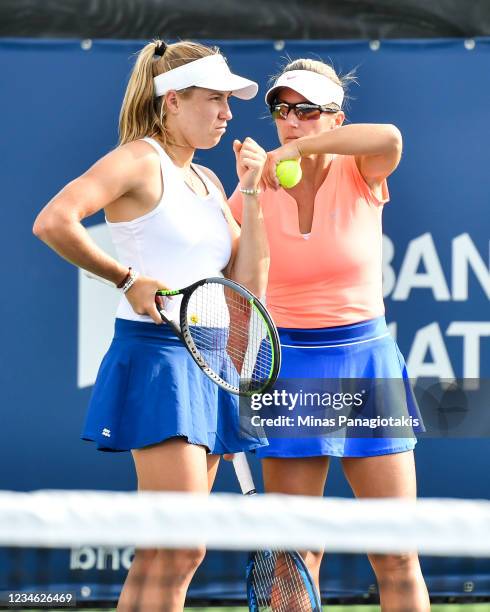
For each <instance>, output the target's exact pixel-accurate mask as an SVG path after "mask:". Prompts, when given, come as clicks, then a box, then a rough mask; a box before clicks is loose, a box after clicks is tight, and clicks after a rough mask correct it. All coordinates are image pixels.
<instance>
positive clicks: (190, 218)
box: [106, 138, 232, 322]
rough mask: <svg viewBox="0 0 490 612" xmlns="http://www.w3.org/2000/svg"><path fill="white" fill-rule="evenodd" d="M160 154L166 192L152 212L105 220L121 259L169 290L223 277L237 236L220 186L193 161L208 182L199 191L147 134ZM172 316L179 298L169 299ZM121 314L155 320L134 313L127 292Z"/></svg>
mask: <svg viewBox="0 0 490 612" xmlns="http://www.w3.org/2000/svg"><path fill="white" fill-rule="evenodd" d="M142 140H144V141H145V142H147V143H148V144H149V145H150V146H152V147H153V148H154V149H155V151H157V153H158V154H159V156H160V166H161V172H162V177H163V194H162V197H161V199H160V201H159V202H158V204H157V205H156V206H155V208H153V210H151V211H150V212H148V213H146V214H145V215H142V216H141V217H137V218H136V219H133V220H132V221H122V222H118V223H111V222H110V221H107V219H106V223H107V225H108V227H109V231H110V234H111V238H112V242H113V244H114V247H115V249H116V253H117V257H118V260H119V261H120V262H121V263H122V264H123V265H125V266H128V267H131V268H132V269H133V270H134V271H135V272H138V273H139V274H142V275H144V276H150V277H153V278H156V279H158V280H160V281H162V282H163V283H165V285H166V286H167V287H168V288H170V289H181V288H183V287H186V286H187V285H190V284H191V283H193V282H196V281H198V280H200V279H202V278H206V277H210V276H223V273H222V270H223V269H224V268H225V267H226V265H227V264H228V262H229V260H230V256H231V242H232V236H231V231H230V229H229V226H228V222H227V221H226V218H225V216H224V213H223V209H222V205H223V194H222V193H221V191H220V189H219V188H218V187H217V186H216V185H215V184H214V183H213V182H212V181H211V180H210V179H208V177H207V176H206V175H205V174H204V173H203V172H201V171H200V170H199V169H198V168H196V167H195V166H193V168H194V170H195V171H196V172H197V173H198V174H199V176H200V177H201V179H202V180H203V182H204V184H205V185H206V188H207V191H208V195H207V196H205V197H202V196H198V195H196V194H195V193H194V192H193V191H192V190H191V189H190V187H188V185H187V184H186V183H185V181H184V173H183V170H182V169H181V168H179V167H177V166H176V165H175V164H174V163H173V162H172V160H171V159H170V157H169V156H168V155H167V153H165V151H164V150H163V148H162V147H161V146H160V145H159V144H158V143H157V142H156V141H155V140H154V139H152V138H143V139H142ZM167 302H168V303H167V305H166V310H167V312H168V313H169V314H170V315H171V316H172V315H173V313H176V312H177V311H178V307H179V303H180V300H179V298H178V297H177V298H172V299H171V300H168V301H167ZM116 317H117V318H120V319H129V320H132V321H147V322H152V319H151V317H149V316H147V315H139V314H136V313H135V312H134V310H133V309H132V307H131V305H130V304H129V302H128V300H127V299H126V296H124V295H123V296H122V297H121V301H120V303H119V307H118V309H117V313H116Z"/></svg>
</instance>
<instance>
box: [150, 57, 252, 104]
mask: <svg viewBox="0 0 490 612" xmlns="http://www.w3.org/2000/svg"><path fill="white" fill-rule="evenodd" d="M153 81H154V83H155V96H156V97H157V98H158V97H159V96H164V95H165V94H166V93H167V92H168V91H172V90H175V91H180V90H181V89H185V88H186V87H204V88H206V89H214V90H215V91H231V93H232V94H233V95H234V96H236V97H237V98H241V99H242V100H250V98H253V97H254V96H255V95H257V91H258V90H259V86H258V85H257V83H255V82H254V81H249V80H248V79H244V78H243V77H241V76H238V75H236V74H233V73H232V72H231V70H230V69H229V68H228V64H227V63H226V60H225V58H224V57H223V56H222V55H220V54H219V53H215V54H213V55H207V56H206V57H201V58H200V59H197V60H194V61H192V62H189V63H188V64H184V65H183V66H179V67H178V68H174V69H173V70H168V71H167V72H164V73H163V74H159V75H158V76H156V77H155V78H154V79H153Z"/></svg>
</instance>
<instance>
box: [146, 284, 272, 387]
mask: <svg viewBox="0 0 490 612" xmlns="http://www.w3.org/2000/svg"><path fill="white" fill-rule="evenodd" d="M208 283H216V284H220V285H223V287H229V288H230V289H232V290H233V291H236V292H237V293H239V294H240V295H241V296H242V297H243V298H244V299H246V300H247V302H248V303H249V304H250V306H251V307H252V308H255V310H256V312H257V313H258V314H259V316H260V317H261V318H262V320H263V322H264V325H265V328H266V330H267V334H268V336H269V342H270V344H271V346H272V363H271V368H270V371H269V377H268V380H267V382H266V383H265V384H264V386H263V387H262V388H261V389H257V390H254V391H248V390H246V389H239V388H237V387H235V386H234V385H231V384H230V383H228V382H227V381H226V380H223V379H222V378H221V376H219V375H218V374H217V373H216V372H215V371H214V370H213V369H212V368H210V367H209V366H208V364H207V362H206V360H205V359H204V358H203V357H202V355H201V352H200V351H199V349H198V348H197V346H196V344H195V342H194V339H193V337H192V334H191V331H190V326H189V321H188V317H187V305H188V303H189V301H190V299H191V296H192V294H193V293H194V291H195V290H196V289H198V288H199V287H201V286H203V285H206V284H208ZM156 295H157V296H162V297H172V296H176V295H182V302H181V304H180V313H179V323H180V327H179V325H177V323H176V322H175V321H174V320H172V319H170V318H169V317H168V316H167V315H166V313H165V310H164V309H163V308H161V307H160V305H159V304H158V302H157V309H158V312H159V313H160V316H161V317H162V320H163V321H165V323H168V324H169V325H170V326H171V327H172V329H173V330H174V331H175V333H176V334H177V336H179V338H180V339H181V340H182V342H183V343H184V345H185V346H186V348H187V350H188V351H189V353H190V355H191V357H192V359H193V360H194V361H195V363H196V364H197V365H198V366H199V367H200V368H201V370H202V371H203V373H204V374H205V375H206V376H208V378H210V379H211V380H212V381H213V382H214V383H216V384H217V385H218V386H219V387H221V388H222V389H225V390H226V391H229V392H230V393H233V394H234V395H242V396H246V397H248V396H250V395H255V394H257V393H258V394H261V393H265V392H266V391H267V390H268V389H270V387H272V385H273V384H274V383H275V381H276V380H277V376H278V375H279V370H280V368H281V349H280V342H279V334H278V332H277V328H276V326H275V324H274V322H273V321H272V318H271V316H270V314H269V313H268V312H267V309H266V308H265V306H264V305H263V304H262V302H261V301H260V300H259V299H258V298H257V297H256V296H255V295H254V294H253V293H252V292H251V291H249V290H248V289H247V288H246V287H244V286H243V285H240V283H237V282H236V281H232V280H230V279H228V278H223V277H219V276H218V277H209V278H203V279H201V280H199V281H197V282H195V283H192V285H189V286H188V287H184V288H183V289H159V290H158V291H157V293H156Z"/></svg>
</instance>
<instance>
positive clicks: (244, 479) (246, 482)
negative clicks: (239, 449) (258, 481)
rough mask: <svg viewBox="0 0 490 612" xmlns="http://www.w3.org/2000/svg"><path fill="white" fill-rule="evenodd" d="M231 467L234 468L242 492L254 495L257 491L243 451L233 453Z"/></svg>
mask: <svg viewBox="0 0 490 612" xmlns="http://www.w3.org/2000/svg"><path fill="white" fill-rule="evenodd" d="M233 467H234V468H235V474H236V476H237V478H238V482H239V483H240V488H241V490H242V493H243V494H244V495H255V494H256V493H257V491H256V490H255V485H254V481H253V478H252V472H251V471H250V466H249V465H248V461H247V456H246V455H245V453H235V456H234V458H233Z"/></svg>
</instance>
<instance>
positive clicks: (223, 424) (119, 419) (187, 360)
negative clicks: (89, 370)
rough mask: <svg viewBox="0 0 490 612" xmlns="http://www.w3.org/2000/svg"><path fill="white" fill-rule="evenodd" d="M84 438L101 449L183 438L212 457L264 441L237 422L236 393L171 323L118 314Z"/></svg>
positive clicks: (123, 447) (260, 443)
mask: <svg viewBox="0 0 490 612" xmlns="http://www.w3.org/2000/svg"><path fill="white" fill-rule="evenodd" d="M81 437H82V439H83V440H90V441H93V442H95V443H96V444H97V448H98V449H99V450H103V451H127V450H131V449H137V448H143V447H145V446H149V445H151V444H156V443H159V442H162V441H164V440H167V439H169V438H174V437H183V438H185V439H186V440H187V441H188V442H189V443H191V444H199V445H202V446H204V447H206V449H207V450H208V451H209V452H210V453H214V454H223V453H232V452H239V451H243V450H253V449H256V448H258V447H259V446H262V445H265V444H267V441H266V440H264V439H262V438H260V437H258V436H256V435H255V434H254V433H252V434H250V432H249V431H248V430H247V431H244V430H243V429H242V428H241V426H240V416H239V410H238V400H237V397H236V396H234V395H231V394H230V393H228V392H226V391H223V390H222V389H220V388H219V387H218V386H217V385H216V384H214V383H213V382H212V381H211V380H209V379H208V378H207V377H206V376H205V375H204V374H203V373H202V372H201V370H200V369H199V367H198V366H197V365H196V363H195V362H194V361H193V360H192V358H191V356H190V355H189V353H188V352H187V349H186V348H185V347H184V345H183V344H182V342H181V341H180V340H179V338H178V337H177V336H176V335H175V333H174V332H173V331H172V329H171V328H170V327H169V326H168V325H154V324H152V323H145V322H139V321H129V320H126V319H116V322H115V333H114V338H113V341H112V343H111V346H110V347H109V350H108V351H107V353H106V355H105V357H104V359H103V361H102V363H101V366H100V369H99V373H98V375H97V380H96V382H95V386H94V389H93V393H92V398H91V400H90V405H89V408H88V413H87V417H86V421H85V426H84V428H83V432H82V436H81Z"/></svg>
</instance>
